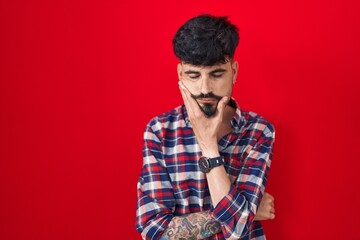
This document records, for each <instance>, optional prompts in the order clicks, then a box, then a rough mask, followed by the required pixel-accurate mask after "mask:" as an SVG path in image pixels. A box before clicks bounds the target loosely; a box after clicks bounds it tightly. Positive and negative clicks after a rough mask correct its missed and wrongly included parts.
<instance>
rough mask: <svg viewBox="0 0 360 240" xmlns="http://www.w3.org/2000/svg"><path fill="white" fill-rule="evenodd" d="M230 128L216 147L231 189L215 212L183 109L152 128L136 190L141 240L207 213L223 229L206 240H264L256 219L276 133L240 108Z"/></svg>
mask: <svg viewBox="0 0 360 240" xmlns="http://www.w3.org/2000/svg"><path fill="white" fill-rule="evenodd" d="M231 125H232V127H233V129H234V130H233V131H232V132H231V133H229V134H227V135H225V136H224V137H223V138H222V139H220V141H219V142H218V146H219V152H220V155H221V156H224V158H225V162H226V165H225V166H224V167H225V169H226V172H227V174H228V176H229V178H230V180H231V182H232V185H231V187H230V191H229V193H228V194H227V195H226V196H225V197H224V198H223V199H222V200H221V201H220V202H219V203H218V204H217V205H216V206H213V205H212V202H211V198H210V193H209V188H208V185H207V181H206V174H204V173H202V172H201V171H200V169H199V166H198V159H199V158H200V157H201V150H200V147H199V145H198V143H197V141H196V138H195V135H194V132H193V130H192V128H191V124H190V122H189V119H188V115H187V111H186V108H185V106H184V105H182V106H179V107H177V108H175V109H173V110H171V111H169V112H167V113H164V114H161V115H159V116H157V117H155V118H153V119H152V120H151V121H150V122H149V124H148V125H147V127H146V130H145V133H144V148H143V157H144V163H143V167H142V171H141V174H140V177H139V181H138V185H137V194H138V202H137V211H136V229H137V230H138V231H139V232H140V233H141V236H142V237H143V239H159V238H160V237H161V235H162V233H163V232H164V230H165V229H166V227H167V225H168V224H169V222H170V221H171V219H172V218H173V216H181V215H184V214H189V213H195V212H200V211H206V210H210V215H211V216H212V217H213V218H214V219H215V220H217V221H218V222H220V223H221V226H222V232H220V233H218V234H215V235H213V236H211V237H210V238H207V239H243V240H245V239H257V240H258V239H266V238H265V234H264V231H263V228H262V225H261V222H260V221H254V217H255V214H256V212H257V208H258V206H259V204H260V201H261V199H262V196H263V193H264V190H265V185H266V182H267V178H268V174H269V170H270V164H271V159H272V149H273V143H274V137H275V130H274V127H273V125H272V124H271V123H269V122H268V121H267V120H266V119H264V118H263V117H261V116H260V115H258V114H256V113H254V112H248V111H244V110H243V109H240V108H239V107H237V109H236V113H235V115H234V117H233V119H232V121H231Z"/></svg>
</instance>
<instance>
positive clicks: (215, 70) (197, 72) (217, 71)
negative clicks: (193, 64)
mask: <svg viewBox="0 0 360 240" xmlns="http://www.w3.org/2000/svg"><path fill="white" fill-rule="evenodd" d="M219 72H226V69H224V68H217V69H214V70H212V71H210V72H209V74H214V73H219ZM185 73H186V74H200V72H199V71H195V70H187V71H186V72H185Z"/></svg>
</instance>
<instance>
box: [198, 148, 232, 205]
mask: <svg viewBox="0 0 360 240" xmlns="http://www.w3.org/2000/svg"><path fill="white" fill-rule="evenodd" d="M203 155H204V156H206V157H218V156H220V153H219V151H218V149H217V146H214V147H212V148H209V149H207V150H203ZM206 179H207V183H208V186H209V191H210V196H211V200H212V204H213V206H214V207H215V206H216V205H217V204H218V203H219V202H220V200H221V199H223V198H224V197H225V196H226V195H227V194H228V193H229V190H230V186H231V182H230V179H229V177H228V175H227V173H226V171H225V168H224V166H218V167H215V168H213V169H211V170H210V172H208V173H207V174H206Z"/></svg>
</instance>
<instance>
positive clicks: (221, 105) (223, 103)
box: [217, 96, 229, 118]
mask: <svg viewBox="0 0 360 240" xmlns="http://www.w3.org/2000/svg"><path fill="white" fill-rule="evenodd" d="M228 99H229V98H228V97H227V96H225V97H223V98H222V99H221V100H220V101H219V103H218V105H217V110H218V117H219V118H221V117H222V116H223V114H224V109H225V107H226V104H227V101H228Z"/></svg>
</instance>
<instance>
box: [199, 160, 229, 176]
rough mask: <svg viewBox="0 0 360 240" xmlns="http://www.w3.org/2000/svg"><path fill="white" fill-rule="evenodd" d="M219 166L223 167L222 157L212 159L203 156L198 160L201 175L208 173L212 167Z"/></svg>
mask: <svg viewBox="0 0 360 240" xmlns="http://www.w3.org/2000/svg"><path fill="white" fill-rule="evenodd" d="M221 165H225V160H224V157H223V156H220V157H214V158H207V157H204V156H203V157H201V158H200V159H199V168H200V170H201V171H202V172H203V173H208V172H210V170H211V169H213V168H214V167H217V166H221Z"/></svg>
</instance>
